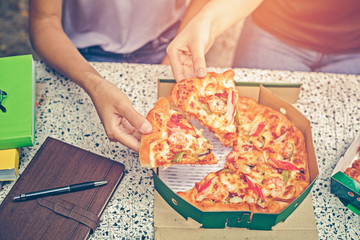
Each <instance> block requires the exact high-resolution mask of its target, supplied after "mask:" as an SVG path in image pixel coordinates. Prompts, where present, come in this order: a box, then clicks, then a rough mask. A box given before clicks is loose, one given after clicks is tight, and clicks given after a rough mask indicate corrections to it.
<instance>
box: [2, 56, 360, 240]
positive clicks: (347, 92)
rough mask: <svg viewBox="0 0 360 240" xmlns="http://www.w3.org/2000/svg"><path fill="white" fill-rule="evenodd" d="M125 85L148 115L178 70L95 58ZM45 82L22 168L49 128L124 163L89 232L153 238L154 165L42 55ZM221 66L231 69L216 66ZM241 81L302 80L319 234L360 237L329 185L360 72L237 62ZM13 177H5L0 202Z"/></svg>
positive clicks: (355, 105) (354, 119) (348, 131)
mask: <svg viewBox="0 0 360 240" xmlns="http://www.w3.org/2000/svg"><path fill="white" fill-rule="evenodd" d="M93 66H94V67H95V68H96V69H97V70H98V71H99V72H100V74H102V75H103V76H104V77H105V78H106V79H108V80H109V81H111V82H113V83H114V84H115V85H117V86H118V87H119V88H120V89H121V90H123V91H124V92H125V93H126V94H127V95H128V96H129V98H130V99H131V101H132V102H133V105H134V107H135V108H136V109H137V110H138V111H139V112H140V113H142V114H143V115H146V114H147V112H148V111H149V110H150V109H151V108H152V106H153V105H154V104H155V102H156V99H157V79H158V78H172V73H171V69H170V67H169V66H163V65H139V64H119V63H93ZM36 67H37V82H38V86H39V88H38V89H39V90H41V89H42V88H43V92H42V94H41V99H40V101H39V105H38V108H37V120H36V130H37V133H36V144H35V145H34V146H33V147H27V148H22V149H21V157H20V167H19V172H20V174H21V173H22V172H23V171H24V169H25V167H26V166H27V165H28V163H29V161H30V160H31V159H32V158H33V156H34V155H35V153H36V151H37V150H38V149H39V148H40V146H41V144H42V143H43V142H44V141H45V139H46V137H48V136H50V137H53V138H57V139H59V140H61V141H65V142H67V143H69V144H73V145H75V146H78V147H80V148H83V149H86V150H89V151H91V152H94V153H96V154H100V155H103V156H105V157H107V158H110V159H113V160H115V161H119V162H122V163H124V164H125V166H126V169H127V170H126V172H125V176H124V178H123V180H122V182H121V183H120V185H119V187H118V188H117V190H116V192H115V193H114V195H113V197H112V198H111V200H110V202H109V204H108V206H107V208H106V209H105V211H104V213H103V215H102V217H101V222H100V225H99V226H98V228H97V230H96V231H95V233H93V234H92V235H91V236H90V239H153V238H154V223H153V219H154V211H153V207H154V184H153V179H152V172H151V171H150V170H147V169H144V168H142V167H141V165H140V163H139V159H138V154H137V153H136V152H134V151H132V150H130V149H128V148H126V147H124V146H123V145H121V144H120V143H112V142H110V141H109V140H108V138H107V136H106V134H105V131H104V129H103V127H102V125H101V122H100V119H99V117H98V115H97V113H96V110H95V108H94V106H93V105H92V102H91V99H90V98H89V97H88V95H87V94H86V93H85V92H84V91H83V90H82V89H81V88H80V87H78V86H77V85H75V84H74V83H72V82H71V81H70V80H68V79H67V78H65V77H64V76H62V75H60V74H58V73H56V72H55V71H53V70H52V69H50V68H49V67H47V66H46V65H45V64H43V63H42V62H36ZM210 70H211V71H217V72H222V71H223V70H224V69H217V68H210ZM235 74H236V79H235V80H237V81H245V82H247V81H249V82H283V83H299V82H300V83H302V84H303V85H302V88H301V92H300V95H299V100H298V102H297V104H296V106H297V108H298V109H299V111H300V112H301V113H303V114H304V115H305V116H306V117H307V118H308V119H309V120H310V122H311V126H312V134H313V141H314V148H315V153H316V157H317V162H318V167H319V171H320V173H319V177H318V179H317V180H316V182H315V185H314V187H313V188H312V191H311V197H312V201H313V206H314V213H315V219H316V224H317V229H318V234H319V239H360V216H358V215H356V214H354V213H353V212H351V211H350V210H348V209H347V208H345V207H344V206H343V205H342V204H341V202H340V201H339V199H338V198H337V197H336V196H335V195H333V194H331V193H330V176H331V173H332V171H333V169H334V167H335V165H336V164H337V162H338V160H339V159H340V158H341V156H342V155H343V154H344V153H345V151H346V149H347V148H348V147H349V145H350V144H351V142H352V141H353V139H354V138H355V136H356V135H357V133H358V132H359V131H360V104H359V103H360V76H358V75H337V74H323V73H302V72H288V71H265V70H251V69H247V70H245V69H235ZM13 184H14V182H6V183H5V184H4V186H3V187H4V188H3V190H1V191H0V202H1V201H2V200H3V199H4V198H5V196H6V194H7V193H8V192H9V191H10V189H11V187H12V186H13Z"/></svg>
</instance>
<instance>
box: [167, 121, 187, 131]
mask: <svg viewBox="0 0 360 240" xmlns="http://www.w3.org/2000/svg"><path fill="white" fill-rule="evenodd" d="M166 126H167V127H168V128H170V129H173V128H179V129H183V130H193V128H191V127H189V126H187V125H185V124H182V123H179V122H173V121H168V122H167V123H166Z"/></svg>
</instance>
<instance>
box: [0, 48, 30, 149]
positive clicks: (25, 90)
mask: <svg viewBox="0 0 360 240" xmlns="http://www.w3.org/2000/svg"><path fill="white" fill-rule="evenodd" d="M35 72H36V69H35V64H34V62H33V58H32V55H21V56H12V57H3V58H0V90H2V91H4V92H5V93H4V92H3V93H1V92H0V94H2V95H3V96H2V99H3V100H2V102H1V105H2V108H1V109H0V149H9V148H19V147H26V146H32V145H33V144H34V141H35V112H36V109H35V101H36V77H35V74H36V73H35ZM4 110H5V111H4Z"/></svg>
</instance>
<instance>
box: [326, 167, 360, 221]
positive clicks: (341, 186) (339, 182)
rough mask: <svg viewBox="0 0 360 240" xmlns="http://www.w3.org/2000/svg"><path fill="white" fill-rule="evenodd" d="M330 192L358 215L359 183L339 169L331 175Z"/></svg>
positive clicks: (359, 203) (359, 211) (359, 213)
mask: <svg viewBox="0 0 360 240" xmlns="http://www.w3.org/2000/svg"><path fill="white" fill-rule="evenodd" d="M331 192H332V193H334V194H335V195H337V196H338V197H339V198H340V200H341V202H342V203H343V204H344V205H345V206H346V207H348V208H350V210H352V211H353V212H355V213H356V214H358V215H360V183H358V182H357V181H355V180H354V179H352V178H351V177H349V176H347V175H346V174H345V173H343V172H340V171H339V172H337V173H335V174H334V175H333V176H332V177H331Z"/></svg>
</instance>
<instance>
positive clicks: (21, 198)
mask: <svg viewBox="0 0 360 240" xmlns="http://www.w3.org/2000/svg"><path fill="white" fill-rule="evenodd" d="M105 184H107V181H97V182H85V183H78V184H73V185H69V186H65V187H58V188H52V189H47V190H42V191H38V192H30V193H23V194H20V195H19V196H16V197H14V201H16V202H18V201H26V200H30V199H34V198H40V197H47V196H53V195H58V194H64V193H70V192H76V191H82V190H86V189H90V188H94V187H100V186H103V185H105Z"/></svg>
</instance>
